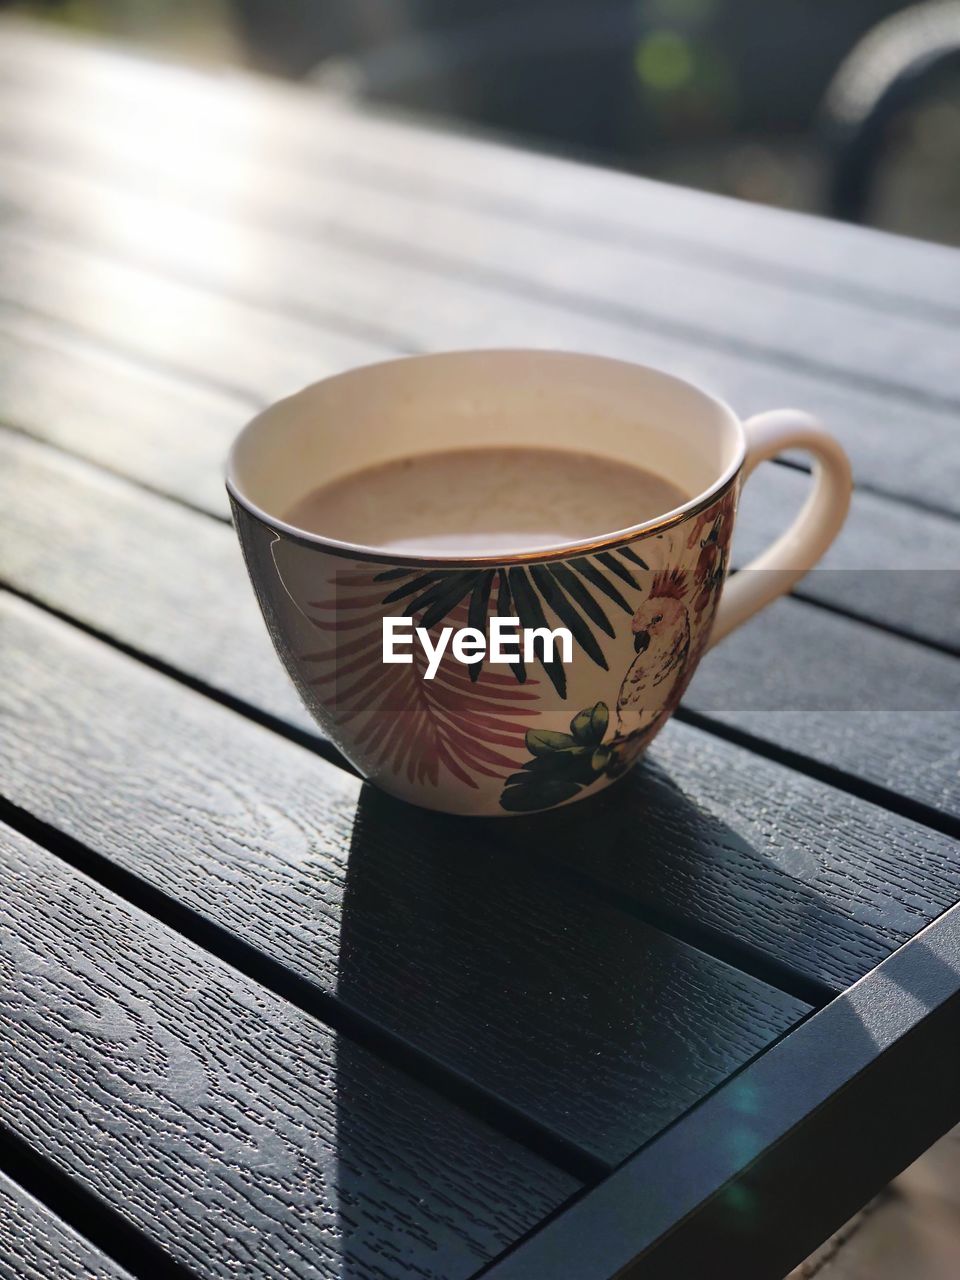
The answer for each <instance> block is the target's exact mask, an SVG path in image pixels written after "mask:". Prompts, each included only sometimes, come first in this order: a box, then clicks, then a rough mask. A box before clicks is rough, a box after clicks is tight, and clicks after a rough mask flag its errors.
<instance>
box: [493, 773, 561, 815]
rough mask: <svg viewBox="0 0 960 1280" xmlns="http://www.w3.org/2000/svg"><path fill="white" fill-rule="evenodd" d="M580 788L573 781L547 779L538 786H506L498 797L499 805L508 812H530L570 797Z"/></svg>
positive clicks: (551, 805)
mask: <svg viewBox="0 0 960 1280" xmlns="http://www.w3.org/2000/svg"><path fill="white" fill-rule="evenodd" d="M579 790H580V788H579V787H578V786H577V784H576V783H575V782H560V781H552V780H551V781H547V782H542V783H540V784H539V785H538V786H530V787H507V789H506V790H505V791H504V793H503V795H502V796H501V797H500V806H501V808H503V809H506V810H508V811H509V812H510V813H532V812H533V811H534V810H536V809H550V808H552V807H553V806H554V805H556V804H562V802H563V801H564V800H570V799H572V798H573V797H574V796H575V795H576V794H577V792H578V791H579Z"/></svg>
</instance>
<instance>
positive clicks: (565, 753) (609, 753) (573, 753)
mask: <svg viewBox="0 0 960 1280" xmlns="http://www.w3.org/2000/svg"><path fill="white" fill-rule="evenodd" d="M609 721H610V711H609V708H608V707H607V704H606V703H605V702H598V703H596V704H595V705H594V706H592V707H584V708H583V710H582V711H578V712H577V714H576V715H575V716H574V717H573V719H572V720H571V721H570V729H571V732H570V733H560V732H558V731H557V730H556V729H528V730H527V734H526V739H525V740H526V745H527V750H528V751H529V752H530V755H531V759H529V760H528V761H527V762H526V763H525V764H524V765H523V768H522V769H520V770H519V772H517V773H511V774H510V776H509V777H508V778H507V780H506V782H505V783H504V790H503V793H502V794H501V796H500V804H501V806H502V807H503V808H504V809H508V810H510V811H512V812H521V811H522V812H525V813H526V812H530V811H532V810H534V809H548V808H550V807H551V806H552V805H555V804H560V803H561V801H563V800H569V799H571V798H572V797H573V796H575V795H576V794H577V793H578V792H579V791H581V790H582V789H583V788H584V787H588V786H590V785H591V783H594V782H596V781H597V779H598V778H600V777H602V775H603V774H604V773H607V772H609V770H610V768H611V766H612V764H613V762H614V758H615V757H614V752H613V749H612V747H613V745H614V742H615V740H614V739H611V744H610V745H608V746H604V744H603V742H602V741H601V739H602V738H603V735H604V734H605V733H606V730H607V726H608V724H609Z"/></svg>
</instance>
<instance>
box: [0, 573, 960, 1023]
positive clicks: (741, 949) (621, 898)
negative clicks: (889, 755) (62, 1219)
mask: <svg viewBox="0 0 960 1280" xmlns="http://www.w3.org/2000/svg"><path fill="white" fill-rule="evenodd" d="M0 588H2V589H3V590H5V591H7V592H8V593H9V594H10V595H12V596H15V597H16V598H17V599H20V600H22V601H24V602H25V603H26V604H29V605H31V606H32V607H33V608H36V609H39V610H41V611H42V612H44V613H46V614H49V615H50V616H52V617H55V618H57V619H59V620H60V621H61V622H64V623H66V624H67V625H68V626H71V627H73V628H75V629H77V630H79V631H81V632H83V633H84V634H85V635H89V636H91V637H92V638H93V639H96V640H98V641H99V642H101V643H102V644H105V645H107V646H108V647H110V648H112V649H115V650H117V651H118V652H121V653H123V654H125V655H126V656H127V657H131V658H133V659H135V660H137V661H139V662H142V663H143V664H144V665H145V666H148V667H149V668H150V669H152V670H155V671H157V672H159V673H160V674H162V675H164V676H166V677H168V678H170V679H172V680H175V681H176V682H177V683H179V684H183V685H185V686H186V687H188V688H190V689H192V690H193V691H194V692H197V693H200V694H202V695H204V696H207V697H209V698H211V699H212V700H213V701H215V702H218V703H220V704H221V705H223V706H226V707H228V708H229V709H230V710H232V711H235V712H237V713H238V714H240V715H243V716H246V717H248V718H250V719H252V720H254V721H256V722H257V723H258V724H260V725H262V726H263V727H264V728H267V729H269V730H270V731H271V732H274V733H277V734H279V735H280V736H281V737H284V738H287V739H289V740H290V741H293V742H296V743H297V744H298V745H299V746H302V747H306V748H307V750H309V751H312V752H314V753H315V754H317V755H319V756H321V757H322V758H323V759H325V760H327V761H329V762H330V763H331V764H334V765H337V766H339V767H341V768H344V769H346V770H347V771H348V772H350V773H354V775H355V776H356V774H355V770H353V769H352V767H351V766H350V765H349V763H348V762H347V761H346V760H345V759H344V758H343V757H342V756H341V755H340V753H339V752H338V751H336V749H335V748H334V747H333V746H332V744H330V743H328V742H326V741H325V740H323V739H322V738H320V737H319V736H317V737H314V736H313V735H311V734H309V733H307V732H304V731H303V730H301V729H298V728H297V727H295V726H293V725H291V724H289V723H288V722H287V721H285V720H283V719H281V718H279V717H274V716H271V715H268V714H266V713H264V712H263V711H261V710H260V709H259V708H257V707H254V706H252V705H251V704H249V703H247V702H245V701H244V700H243V699H240V698H237V697H235V696H232V695H230V694H227V693H224V692H222V691H221V690H219V689H216V688H213V687H212V686H210V685H208V684H207V683H206V682H205V681H202V680H198V679H196V678H195V677H190V676H185V675H184V673H183V672H181V671H180V670H179V669H178V668H175V667H172V666H170V665H169V664H168V663H165V662H162V661H160V660H158V659H157V658H154V657H153V656H152V655H149V654H146V653H144V652H143V651H141V650H139V649H137V648H135V647H134V646H132V645H128V644H125V643H123V642H122V641H118V640H117V639H115V638H114V637H113V636H111V635H109V634H107V633H105V632H103V631H101V630H100V629H98V628H96V627H94V626H91V625H90V624H88V623H85V622H80V621H78V620H77V619H75V618H73V617H72V616H71V615H69V614H66V613H64V612H63V611H62V610H59V609H56V608H54V607H52V606H50V605H48V604H46V603H45V602H44V601H42V600H38V599H36V598H35V597H33V596H31V595H30V594H29V593H28V592H24V591H22V590H19V589H18V588H14V587H10V586H9V585H8V584H6V583H2V582H0ZM678 718H680V719H684V720H686V721H687V722H688V723H696V724H697V726H698V727H701V725H700V722H701V721H706V720H707V718H706V717H695V716H693V714H692V713H689V712H688V713H684V715H683V716H680V717H678ZM702 727H706V728H707V731H708V732H712V731H713V729H714V726H713V725H712V722H709V721H708V722H707V723H706V725H704V726H702ZM720 727H721V728H722V729H723V732H722V733H718V734H717V736H719V737H724V738H726V737H732V734H733V733H734V732H735V731H733V730H727V729H726V727H725V726H720ZM742 736H743V737H749V735H746V734H744V735H742ZM739 745H744V744H739ZM762 745H765V744H762ZM749 749H755V748H753V747H750V748H749ZM757 754H765V753H764V752H758V753H757ZM788 754H789V753H788ZM823 774H824V775H825V776H823V777H821V778H820V779H819V780H820V781H824V782H827V783H829V784H830V785H833V786H837V787H839V788H840V789H842V790H846V791H849V792H850V793H851V794H859V791H860V789H861V788H863V787H869V784H866V783H863V782H862V780H860V779H857V778H850V779H847V778H846V776H845V775H842V774H840V773H839V771H837V770H833V769H831V768H829V767H824V769H823ZM846 781H849V782H850V784H851V785H850V786H849V787H848V786H844V785H843V784H844V782H846ZM875 790H876V791H877V792H880V793H882V792H883V789H882V788H879V787H877V788H875ZM862 798H864V799H871V802H872V803H877V802H876V801H875V800H873V799H872V797H866V796H864V797H862ZM887 798H888V799H889V800H890V803H889V804H886V805H880V807H882V808H886V809H887V810H889V811H890V812H893V813H898V814H900V808H899V806H900V805H901V804H902V802H903V797H901V796H899V795H898V794H897V793H894V792H891V793H889V794H888V797H887ZM910 804H911V806H912V807H913V808H914V809H923V810H926V806H923V805H920V804H919V803H917V802H910ZM0 806H8V807H9V802H7V801H5V800H0ZM22 812H24V811H21V810H19V808H18V807H17V806H13V807H12V814H13V816H9V815H8V816H7V818H6V820H7V821H8V822H10V825H11V826H18V824H19V821H20V819H19V818H18V817H17V815H18V814H20V813H22ZM900 816H905V817H909V818H912V819H913V820H915V821H916V820H917V819H916V818H915V816H914V814H912V813H908V814H900ZM930 816H931V817H932V818H933V819H934V822H935V824H936V828H935V829H937V830H941V829H942V826H941V824H942V823H943V822H944V821H949V819H946V818H945V817H944V815H941V814H939V813H937V812H936V811H935V810H933V811H932V812H931V814H930ZM24 820H26V819H24ZM30 820H31V821H35V820H34V819H32V818H31V819H30ZM42 825H44V826H46V824H42ZM928 825H931V826H934V823H930V824H928ZM51 830H53V829H52V828H51ZM24 834H26V835H31V836H32V837H33V838H34V839H37V838H38V837H37V836H36V835H35V834H34V833H33V832H32V831H28V830H24ZM947 834H948V835H949V834H953V833H952V831H948V832H947ZM64 839H65V840H70V843H71V845H72V846H78V847H82V846H79V842H77V841H74V840H72V838H70V837H66V836H65V837H64ZM42 843H48V842H47V841H46V840H44V841H42ZM88 853H89V856H90V857H92V858H99V857H100V855H98V854H96V853H94V852H92V851H88ZM518 856H522V857H524V858H526V859H527V860H528V861H534V862H536V863H537V864H538V865H539V866H542V867H543V868H544V870H545V872H547V873H549V874H550V875H551V876H556V875H560V876H562V877H564V878H565V879H570V880H573V881H575V882H576V883H577V885H578V886H579V887H580V888H581V889H585V890H586V891H588V892H589V893H591V894H592V895H593V896H594V897H595V898H597V899H599V900H601V901H604V902H606V903H607V904H608V905H610V906H612V907H614V908H616V909H618V910H620V911H624V912H626V913H627V914H629V915H631V916H633V917H634V918H636V919H638V920H640V921H641V922H642V923H644V924H647V925H649V926H651V927H653V928H655V929H658V930H659V931H660V932H662V933H665V934H668V935H669V936H670V937H673V938H675V939H677V940H678V941H680V942H683V943H685V944H686V945H688V946H691V947H694V948H695V949H696V950H698V951H702V952H704V953H705V954H707V955H710V956H711V957H713V958H714V959H716V960H720V961H721V962H722V963H724V964H727V965H730V966H731V967H733V968H735V969H738V970H739V971H740V972H742V973H745V974H747V975H748V976H750V977H752V978H755V979H757V980H758V981H761V982H764V983H767V984H768V985H770V986H773V987H776V988H777V989H779V990H780V991H783V992H785V993H786V994H788V995H792V996H794V997H796V998H797V999H799V1000H802V1001H804V1002H805V1003H807V1004H810V1005H811V1006H813V1007H815V1008H820V1007H822V1006H823V1005H824V1004H826V1003H828V1002H829V1001H830V1000H832V999H833V998H834V996H836V995H837V994H838V990H837V988H835V987H833V986H830V985H829V984H827V983H824V982H819V981H816V980H814V979H811V978H809V977H807V976H806V975H804V974H801V973H799V972H797V971H796V970H795V969H793V968H791V967H790V966H788V965H786V964H783V963H781V962H779V961H776V960H773V959H771V958H770V957H769V956H768V955H766V954H765V953H764V952H762V951H760V950H759V949H754V948H752V947H750V946H749V945H748V944H746V943H743V942H735V941H733V940H732V939H731V938H729V937H727V936H724V935H722V934H721V933H720V932H719V931H717V932H714V931H712V930H710V929H709V928H707V927H705V926H703V925H699V924H696V923H694V922H692V921H690V920H687V919H685V918H684V917H682V916H680V915H678V914H675V913H673V912H671V911H669V910H665V909H662V908H654V907H652V906H650V905H649V904H646V903H640V902H638V901H637V900H636V899H634V898H633V897H632V896H631V895H630V894H628V893H624V892H620V891H618V890H616V889H613V888H610V887H608V886H606V885H604V884H603V883H601V882H600V881H598V880H595V879H593V878H592V877H591V876H589V875H587V874H585V873H582V872H580V871H578V870H576V869H575V868H573V867H570V866H567V865H565V864H563V863H555V862H553V861H550V860H548V859H545V858H543V857H542V856H541V855H539V854H538V853H537V852H536V851H535V850H532V849H528V848H526V847H524V848H523V849H520V850H518ZM104 861H105V862H107V860H105V859H104ZM108 865H109V866H112V864H111V863H109V862H108ZM80 869H81V870H83V869H85V868H83V867H81V868H80ZM118 875H120V876H121V877H125V878H126V880H129V881H132V882H134V883H138V882H137V881H136V879H135V877H133V876H131V875H130V874H129V873H127V872H118ZM104 883H106V882H105V881H104ZM107 887H109V888H111V889H113V890H114V891H115V892H120V890H119V889H118V888H117V885H115V884H109V885H108V886H107ZM150 892H151V893H153V894H157V895H158V896H162V895H159V891H156V890H152V889H151V890H150ZM124 896H126V895H124ZM137 905H143V904H141V903H139V902H138V903H137ZM148 909H150V910H152V908H148ZM154 914H156V912H154ZM188 914H189V915H191V916H192V914H193V913H188ZM211 928H216V926H211ZM181 932H185V930H181ZM226 936H229V935H226ZM194 940H196V939H194ZM244 945H245V944H244ZM269 963H271V964H272V963H274V962H269ZM279 967H280V969H281V970H283V966H279ZM284 971H285V970H284ZM298 981H299V980H298ZM306 986H307V988H308V989H312V988H311V987H310V984H306Z"/></svg>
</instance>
